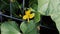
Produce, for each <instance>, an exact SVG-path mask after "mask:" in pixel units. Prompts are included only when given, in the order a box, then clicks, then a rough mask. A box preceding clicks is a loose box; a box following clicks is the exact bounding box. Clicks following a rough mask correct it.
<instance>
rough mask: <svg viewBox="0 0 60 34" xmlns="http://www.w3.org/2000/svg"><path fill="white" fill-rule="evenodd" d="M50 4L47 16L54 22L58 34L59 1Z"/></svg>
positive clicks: (59, 26)
mask: <svg viewBox="0 0 60 34" xmlns="http://www.w3.org/2000/svg"><path fill="white" fill-rule="evenodd" d="M53 1H54V2H53ZM50 2H51V3H50V6H49V15H50V16H51V18H52V19H53V20H54V21H55V23H56V26H57V28H58V30H59V32H60V0H51V1H50Z"/></svg>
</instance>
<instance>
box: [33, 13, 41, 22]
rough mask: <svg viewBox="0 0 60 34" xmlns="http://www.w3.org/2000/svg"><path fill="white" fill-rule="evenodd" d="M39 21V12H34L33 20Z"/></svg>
mask: <svg viewBox="0 0 60 34" xmlns="http://www.w3.org/2000/svg"><path fill="white" fill-rule="evenodd" d="M39 21H40V13H39V12H35V17H34V22H35V23H38V22H39Z"/></svg>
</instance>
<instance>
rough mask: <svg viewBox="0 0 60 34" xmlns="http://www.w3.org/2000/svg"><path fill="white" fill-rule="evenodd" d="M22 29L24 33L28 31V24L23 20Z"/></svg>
mask: <svg viewBox="0 0 60 34" xmlns="http://www.w3.org/2000/svg"><path fill="white" fill-rule="evenodd" d="M20 29H21V31H22V32H23V33H25V32H26V31H27V24H26V23H25V22H22V23H21V25H20Z"/></svg>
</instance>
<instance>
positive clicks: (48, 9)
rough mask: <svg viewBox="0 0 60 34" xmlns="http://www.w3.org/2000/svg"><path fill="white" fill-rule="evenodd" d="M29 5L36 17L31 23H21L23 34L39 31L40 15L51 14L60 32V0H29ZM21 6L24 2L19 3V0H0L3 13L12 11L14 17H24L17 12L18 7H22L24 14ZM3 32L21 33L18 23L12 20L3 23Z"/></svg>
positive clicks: (0, 8)
mask: <svg viewBox="0 0 60 34" xmlns="http://www.w3.org/2000/svg"><path fill="white" fill-rule="evenodd" d="M28 6H29V7H30V8H32V11H33V12H34V13H35V14H36V15H35V17H34V19H32V20H31V21H30V22H29V23H27V22H22V23H21V25H20V29H21V30H22V32H23V34H28V33H29V34H37V33H38V31H37V29H35V28H36V27H37V23H38V22H39V21H40V19H41V17H40V15H46V16H51V18H52V20H53V21H55V23H56V26H57V28H58V30H59V32H60V0H29V5H28ZM21 8H22V3H21V4H19V3H18V1H17V0H13V1H9V0H0V10H2V12H3V14H4V13H5V12H12V15H13V16H14V17H17V18H19V19H22V18H21V17H20V16H18V15H17V14H16V12H17V11H18V9H20V12H21V13H22V14H23V10H22V9H21ZM26 8H27V7H26ZM27 25H28V26H27ZM11 29H12V30H13V31H12V30H11ZM32 31H34V32H32ZM1 32H2V34H20V32H19V28H18V25H17V24H16V23H15V22H14V21H11V20H10V21H7V22H4V23H2V24H1Z"/></svg>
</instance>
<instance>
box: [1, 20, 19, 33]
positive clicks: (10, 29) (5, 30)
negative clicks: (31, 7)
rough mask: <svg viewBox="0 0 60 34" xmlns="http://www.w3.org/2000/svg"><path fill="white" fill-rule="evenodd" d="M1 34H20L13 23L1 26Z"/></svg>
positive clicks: (5, 23)
mask: <svg viewBox="0 0 60 34" xmlns="http://www.w3.org/2000/svg"><path fill="white" fill-rule="evenodd" d="M1 34H20V32H19V29H18V26H17V24H16V23H15V22H14V21H9V22H4V23H3V24H1Z"/></svg>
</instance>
